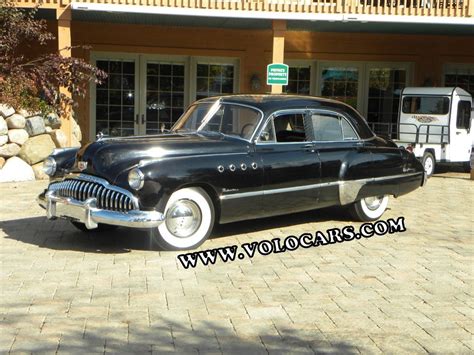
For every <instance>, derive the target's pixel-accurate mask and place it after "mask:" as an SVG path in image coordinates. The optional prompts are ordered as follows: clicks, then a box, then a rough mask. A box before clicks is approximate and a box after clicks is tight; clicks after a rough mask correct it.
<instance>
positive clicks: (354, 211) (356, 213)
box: [349, 195, 388, 222]
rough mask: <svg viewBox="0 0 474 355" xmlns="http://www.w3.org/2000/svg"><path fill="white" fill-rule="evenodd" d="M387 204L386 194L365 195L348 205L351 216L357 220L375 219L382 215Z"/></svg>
mask: <svg viewBox="0 0 474 355" xmlns="http://www.w3.org/2000/svg"><path fill="white" fill-rule="evenodd" d="M387 205H388V195H385V196H373V197H366V198H363V199H362V200H360V201H357V202H355V203H353V204H352V205H351V206H350V207H349V212H350V213H351V215H352V217H354V219H356V220H358V221H363V222H368V221H375V220H377V219H379V218H380V217H382V215H383V213H384V212H385V210H386V208H387Z"/></svg>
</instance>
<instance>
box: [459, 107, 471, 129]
mask: <svg viewBox="0 0 474 355" xmlns="http://www.w3.org/2000/svg"><path fill="white" fill-rule="evenodd" d="M470 125H471V103H470V102H469V101H459V103H458V116H457V118H456V128H459V129H469V128H470Z"/></svg>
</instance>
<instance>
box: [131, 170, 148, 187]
mask: <svg viewBox="0 0 474 355" xmlns="http://www.w3.org/2000/svg"><path fill="white" fill-rule="evenodd" d="M144 182H145V175H143V173H142V171H141V170H140V169H138V168H135V169H132V170H130V172H129V173H128V184H129V185H130V187H131V188H132V189H134V190H140V189H141V188H142V187H143V183H144Z"/></svg>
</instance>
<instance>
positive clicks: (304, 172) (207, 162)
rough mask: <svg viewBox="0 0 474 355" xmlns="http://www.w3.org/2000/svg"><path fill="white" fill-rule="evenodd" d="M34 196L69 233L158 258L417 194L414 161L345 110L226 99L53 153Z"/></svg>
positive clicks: (378, 210)
mask: <svg viewBox="0 0 474 355" xmlns="http://www.w3.org/2000/svg"><path fill="white" fill-rule="evenodd" d="M44 167H45V171H46V172H47V174H48V175H49V176H50V184H49V186H48V188H47V189H46V190H45V191H44V192H43V193H42V194H41V195H40V196H39V197H38V201H39V203H40V205H41V206H43V207H44V208H45V209H46V210H47V216H48V218H50V219H54V218H57V217H61V218H66V219H69V220H71V222H72V223H73V224H74V225H75V226H76V227H77V228H79V229H81V230H84V231H87V230H90V229H95V228H99V229H105V228H107V227H109V228H110V227H112V226H125V227H132V228H146V229H148V230H150V231H151V236H152V238H153V240H154V241H155V242H156V244H157V245H158V246H159V247H160V248H162V249H167V250H183V249H190V248H195V247H197V246H198V245H200V244H201V243H203V242H204V241H205V240H206V239H207V238H208V236H209V235H210V233H211V231H212V228H213V226H214V223H216V222H217V223H229V222H234V221H242V220H247V219H253V218H260V217H267V216H275V215H283V214H287V213H293V212H299V211H306V210H312V209H318V208H322V207H328V206H335V205H338V206H345V207H347V208H348V209H349V210H350V212H351V214H352V215H353V217H354V218H355V219H357V220H362V221H369V220H376V219H378V218H379V217H380V216H381V215H382V214H383V213H384V211H385V209H386V207H387V203H388V196H389V195H392V196H395V197H398V196H400V195H403V194H406V193H408V192H410V191H413V190H415V189H416V188H418V187H420V186H423V185H424V184H425V182H426V175H425V172H424V170H423V167H422V165H421V163H420V162H419V161H418V160H417V159H416V158H415V156H414V155H413V154H412V153H410V152H408V151H406V150H404V149H403V148H402V149H400V148H398V147H397V146H396V145H395V144H394V143H393V142H391V141H390V140H387V139H383V138H381V137H377V136H375V135H374V133H373V132H372V131H371V130H370V129H369V127H368V125H367V124H366V122H365V120H364V119H363V118H362V117H361V116H360V115H359V113H357V111H355V110H354V109H353V108H351V107H350V106H348V105H345V104H343V103H340V102H337V101H333V100H328V99H322V98H316V97H307V96H292V95H230V96H223V97H214V98H208V99H203V100H200V101H197V102H195V103H194V104H192V105H191V106H190V107H189V108H188V109H187V111H186V112H185V113H184V114H183V115H182V117H181V118H180V119H179V120H178V121H177V122H176V124H175V125H174V126H173V128H172V129H171V131H170V132H166V133H162V134H159V135H154V136H141V137H136V136H135V137H127V138H124V137H117V138H99V139H98V140H97V141H95V142H93V143H90V144H88V145H86V146H84V147H83V148H81V149H77V148H76V149H63V150H56V151H55V152H53V154H52V155H51V156H50V157H49V158H48V159H47V160H46V161H45V163H44Z"/></svg>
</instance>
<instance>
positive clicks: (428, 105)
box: [402, 96, 449, 115]
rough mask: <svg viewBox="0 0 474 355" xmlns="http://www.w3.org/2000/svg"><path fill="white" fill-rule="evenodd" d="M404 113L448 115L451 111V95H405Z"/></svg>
mask: <svg viewBox="0 0 474 355" xmlns="http://www.w3.org/2000/svg"><path fill="white" fill-rule="evenodd" d="M402 111H403V113H416V114H430V115H446V114H447V113H448V112H449V97H443V96H405V97H404V98H403V105H402Z"/></svg>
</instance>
